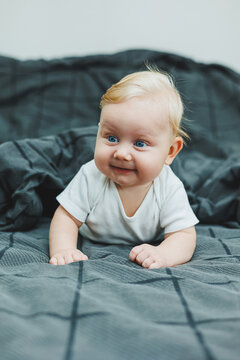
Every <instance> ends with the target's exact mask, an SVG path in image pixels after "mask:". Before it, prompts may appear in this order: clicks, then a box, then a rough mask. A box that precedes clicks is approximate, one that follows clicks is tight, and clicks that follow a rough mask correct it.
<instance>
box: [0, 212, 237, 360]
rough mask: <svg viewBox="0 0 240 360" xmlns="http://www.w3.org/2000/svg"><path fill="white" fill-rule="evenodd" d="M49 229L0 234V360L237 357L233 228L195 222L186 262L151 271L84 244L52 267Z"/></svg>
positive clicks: (122, 251) (117, 252)
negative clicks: (78, 258) (74, 256)
mask: <svg viewBox="0 0 240 360" xmlns="http://www.w3.org/2000/svg"><path fill="white" fill-rule="evenodd" d="M48 227H49V219H48V218H45V219H44V218H43V219H41V221H40V223H39V224H38V226H37V227H36V228H35V229H34V230H31V231H26V232H14V233H12V232H5V233H1V234H0V239H1V243H0V244H1V249H2V251H1V254H0V256H1V261H0V264H1V273H0V281H1V293H0V298H1V301H0V303H1V306H0V319H1V320H0V321H1V333H0V339H1V358H2V359H4V360H13V359H14V360H15V359H16V360H19V359H21V360H26V359H29V360H30V359H31V360H32V359H34V360H42V359H54V360H55V359H56V360H59V359H62V360H73V359H88V360H102V359H106V360H112V359H114V360H115V359H116V360H122V359H126V360H128V359H129V360H139V359H142V360H145V359H151V360H159V359H162V360H165V359H166V360H169V359H171V360H180V359H181V360H192V359H194V360H200V359H201V360H205V359H208V360H214V359H218V360H226V359H231V360H239V354H240V342H239V333H240V312H239V306H240V280H239V279H240V277H239V273H240V270H239V268H240V266H239V260H240V231H239V229H228V228H225V227H222V226H217V225H215V226H207V225H199V226H198V227H197V234H198V244H197V249H196V252H195V255H194V257H193V259H192V261H191V262H189V263H187V264H185V265H181V266H177V267H175V268H163V269H152V270H148V269H143V268H141V267H140V266H139V265H137V264H134V263H132V262H130V261H129V260H128V253H129V251H130V247H128V246H107V245H106V246H99V245H97V244H93V243H90V242H87V241H86V240H83V241H81V242H80V243H81V244H82V248H83V250H84V251H85V253H86V254H87V255H88V256H89V260H88V261H85V262H78V263H74V264H70V265H67V266H57V267H56V266H53V265H49V264H48V259H49V258H48Z"/></svg>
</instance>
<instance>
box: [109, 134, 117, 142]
mask: <svg viewBox="0 0 240 360" xmlns="http://www.w3.org/2000/svg"><path fill="white" fill-rule="evenodd" d="M107 139H108V141H109V142H111V143H116V142H118V139H117V138H116V137H115V136H113V135H110V136H108V138H107Z"/></svg>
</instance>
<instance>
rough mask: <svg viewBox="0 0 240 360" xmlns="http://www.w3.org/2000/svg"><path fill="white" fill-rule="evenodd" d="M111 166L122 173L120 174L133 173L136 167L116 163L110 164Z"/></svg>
mask: <svg viewBox="0 0 240 360" xmlns="http://www.w3.org/2000/svg"><path fill="white" fill-rule="evenodd" d="M110 167H111V168H112V169H113V170H114V171H116V172H118V173H120V174H129V173H132V172H135V171H136V169H135V168H128V167H120V166H114V165H110Z"/></svg>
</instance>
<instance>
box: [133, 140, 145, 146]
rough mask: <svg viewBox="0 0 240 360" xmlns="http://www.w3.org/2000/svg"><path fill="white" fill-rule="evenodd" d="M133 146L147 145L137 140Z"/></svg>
mask: <svg viewBox="0 0 240 360" xmlns="http://www.w3.org/2000/svg"><path fill="white" fill-rule="evenodd" d="M135 146H137V147H144V146H147V144H146V143H145V142H144V141H142V140H138V141H136V142H135Z"/></svg>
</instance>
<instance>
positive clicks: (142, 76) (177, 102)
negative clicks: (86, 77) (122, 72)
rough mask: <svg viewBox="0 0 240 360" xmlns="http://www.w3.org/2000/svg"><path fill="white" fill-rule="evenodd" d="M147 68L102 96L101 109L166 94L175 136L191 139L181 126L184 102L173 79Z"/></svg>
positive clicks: (131, 75)
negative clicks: (105, 106) (136, 98)
mask: <svg viewBox="0 0 240 360" xmlns="http://www.w3.org/2000/svg"><path fill="white" fill-rule="evenodd" d="M147 68H148V70H145V71H140V72H135V73H132V74H129V75H127V76H125V77H123V78H122V79H121V80H120V81H119V82H117V83H116V84H113V85H112V86H111V87H110V88H109V89H108V90H107V91H106V93H105V94H104V95H103V96H102V98H101V102H100V108H101V109H102V108H103V107H104V105H106V104H118V103H121V102H124V101H127V100H129V99H131V98H133V97H141V96H146V95H148V96H149V95H151V94H152V95H154V94H158V96H159V98H161V94H164V96H165V97H166V96H167V99H168V109H169V120H170V124H171V126H172V130H173V133H174V135H175V136H180V137H182V138H186V139H189V136H188V134H187V133H186V132H185V131H184V130H183V128H182V124H181V120H182V117H183V112H184V107H183V102H182V99H181V96H180V94H179V92H178V90H177V88H176V87H175V85H174V82H173V79H172V77H171V76H170V75H169V74H168V73H166V72H163V71H160V70H159V69H157V68H156V67H152V66H149V65H147Z"/></svg>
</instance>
